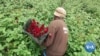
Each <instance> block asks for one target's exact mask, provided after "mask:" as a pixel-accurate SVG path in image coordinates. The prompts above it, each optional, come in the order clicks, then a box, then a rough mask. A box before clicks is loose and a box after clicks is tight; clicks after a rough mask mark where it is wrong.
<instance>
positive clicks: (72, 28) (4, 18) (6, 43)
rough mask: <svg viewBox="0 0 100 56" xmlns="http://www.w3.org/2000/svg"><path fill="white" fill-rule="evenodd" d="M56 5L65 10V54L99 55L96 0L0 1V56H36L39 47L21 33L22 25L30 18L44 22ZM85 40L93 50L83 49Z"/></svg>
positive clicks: (99, 4) (99, 13)
mask: <svg viewBox="0 0 100 56" xmlns="http://www.w3.org/2000/svg"><path fill="white" fill-rule="evenodd" d="M58 6H63V7H64V8H65V9H66V11H67V16H66V18H65V22H66V25H67V26H68V28H69V38H68V48H67V51H66V54H65V56H99V55H100V54H99V53H100V33H99V32H100V19H99V18H100V1H99V0H42V1H40V0H0V56H39V55H40V54H41V51H42V49H41V48H40V46H38V45H37V44H36V43H35V42H34V41H32V39H31V38H30V36H28V35H26V34H25V33H23V29H22V27H23V25H24V23H25V22H26V21H27V20H28V19H30V18H34V19H36V20H37V21H38V22H40V23H41V24H42V23H44V24H46V25H48V24H49V23H50V21H51V20H52V19H53V12H54V10H55V9H56V7H58ZM87 41H93V42H94V43H95V45H96V50H95V51H94V52H93V53H87V52H86V51H85V49H84V44H85V43H86V42H87Z"/></svg>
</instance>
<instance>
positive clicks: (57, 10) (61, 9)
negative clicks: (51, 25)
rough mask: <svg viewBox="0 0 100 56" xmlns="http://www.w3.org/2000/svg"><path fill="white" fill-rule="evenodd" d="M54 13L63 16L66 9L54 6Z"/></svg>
mask: <svg viewBox="0 0 100 56" xmlns="http://www.w3.org/2000/svg"><path fill="white" fill-rule="evenodd" d="M54 15H55V16H58V17H65V16H66V10H65V9H64V8H62V7H58V8H56V10H55V12H54Z"/></svg>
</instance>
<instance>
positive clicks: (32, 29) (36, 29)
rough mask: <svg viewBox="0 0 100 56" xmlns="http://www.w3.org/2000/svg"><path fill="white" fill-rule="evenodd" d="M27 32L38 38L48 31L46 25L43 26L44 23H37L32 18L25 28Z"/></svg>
mask: <svg viewBox="0 0 100 56" xmlns="http://www.w3.org/2000/svg"><path fill="white" fill-rule="evenodd" d="M27 32H29V33H30V34H32V35H33V36H34V37H36V38H39V37H41V36H42V35H44V34H46V33H47V32H48V27H45V26H44V24H42V25H39V23H38V22H36V21H35V20H34V19H33V20H32V21H31V23H30V25H29V27H28V28H27Z"/></svg>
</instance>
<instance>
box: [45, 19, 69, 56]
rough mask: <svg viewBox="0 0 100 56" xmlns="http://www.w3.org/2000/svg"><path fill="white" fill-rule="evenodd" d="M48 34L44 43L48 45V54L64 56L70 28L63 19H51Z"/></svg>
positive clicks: (50, 55) (48, 55)
mask: <svg viewBox="0 0 100 56" xmlns="http://www.w3.org/2000/svg"><path fill="white" fill-rule="evenodd" d="M48 33H49V34H51V36H48V38H47V39H46V41H45V42H44V43H43V44H44V46H46V47H47V48H46V54H47V56H63V55H64V53H65V51H66V48H67V39H68V29H67V27H66V24H65V23H64V21H63V20H61V19H57V20H53V21H51V23H50V25H49V27H48Z"/></svg>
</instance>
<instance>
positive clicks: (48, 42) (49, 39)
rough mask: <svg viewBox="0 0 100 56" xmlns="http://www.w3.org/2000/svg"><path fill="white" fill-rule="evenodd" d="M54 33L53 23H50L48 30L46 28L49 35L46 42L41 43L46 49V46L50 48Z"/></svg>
mask: <svg viewBox="0 0 100 56" xmlns="http://www.w3.org/2000/svg"><path fill="white" fill-rule="evenodd" d="M55 32H56V29H55V26H54V24H53V23H51V24H50V25H49V28H48V33H49V35H48V37H47V39H46V41H45V42H44V43H43V45H44V46H45V47H48V46H50V45H51V44H52V43H53V41H54V37H55Z"/></svg>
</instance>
